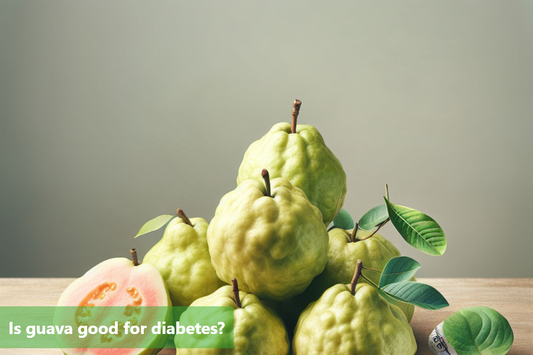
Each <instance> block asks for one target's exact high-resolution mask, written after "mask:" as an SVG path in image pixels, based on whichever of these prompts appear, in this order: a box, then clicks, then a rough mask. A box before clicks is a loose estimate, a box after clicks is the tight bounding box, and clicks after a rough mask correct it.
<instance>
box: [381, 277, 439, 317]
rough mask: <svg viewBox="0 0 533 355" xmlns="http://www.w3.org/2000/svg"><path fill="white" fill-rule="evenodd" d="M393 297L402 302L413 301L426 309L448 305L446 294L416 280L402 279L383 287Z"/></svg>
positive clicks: (412, 302)
mask: <svg viewBox="0 0 533 355" xmlns="http://www.w3.org/2000/svg"><path fill="white" fill-rule="evenodd" d="M381 290H383V292H385V293H386V294H387V295H389V296H390V297H391V298H394V299H395V300H398V301H400V302H405V303H411V304H414V305H415V306H418V307H420V308H424V309H430V310H435V309H441V308H444V307H448V306H449V304H448V301H446V299H445V298H444V296H443V295H442V294H441V293H440V292H439V291H437V290H436V289H435V288H433V287H432V286H430V285H426V284H423V283H420V282H416V281H400V282H395V283H392V284H388V285H386V286H384V287H382V288H381Z"/></svg>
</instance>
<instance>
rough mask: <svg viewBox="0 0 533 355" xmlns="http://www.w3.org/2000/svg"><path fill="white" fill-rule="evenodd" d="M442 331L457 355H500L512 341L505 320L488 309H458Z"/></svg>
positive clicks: (507, 349)
mask: <svg viewBox="0 0 533 355" xmlns="http://www.w3.org/2000/svg"><path fill="white" fill-rule="evenodd" d="M443 331H444V335H445V336H446V339H448V341H449V342H450V344H451V345H452V346H453V348H454V349H455V351H456V352H457V354H459V355H470V354H477V355H479V354H482V355H504V354H507V352H508V351H509V349H510V348H511V345H512V344H513V339H514V336H513V330H512V329H511V326H510V325H509V322H508V321H507V319H505V317H504V316H502V315H501V314H500V313H498V312H497V311H495V310H494V309H492V308H489V307H468V308H463V309H461V310H460V311H458V312H456V313H454V314H452V315H451V316H449V317H448V318H446V320H445V321H444V324H443Z"/></svg>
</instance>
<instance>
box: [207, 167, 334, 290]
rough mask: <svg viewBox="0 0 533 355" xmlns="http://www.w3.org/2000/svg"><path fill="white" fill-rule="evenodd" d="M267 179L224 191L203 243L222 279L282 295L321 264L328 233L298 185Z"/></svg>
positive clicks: (304, 282)
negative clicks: (236, 281) (263, 181)
mask: <svg viewBox="0 0 533 355" xmlns="http://www.w3.org/2000/svg"><path fill="white" fill-rule="evenodd" d="M265 176H266V175H265ZM265 181H269V183H268V189H267V183H266V182H265V183H261V182H259V181H257V180H246V181H243V182H242V183H241V184H240V185H239V186H237V188H236V189H235V190H233V191H231V192H229V193H227V194H226V195H225V196H224V197H222V199H221V201H220V204H219V205H218V207H217V209H216V211H215V217H214V218H213V220H212V221H211V223H210V225H209V228H208V229H207V243H208V245H209V253H210V255H211V261H212V262H213V266H214V267H215V270H216V272H217V275H218V277H219V278H220V279H221V280H223V281H226V282H228V283H229V282H230V281H231V279H233V278H237V279H238V280H239V283H240V285H241V288H242V290H243V291H246V292H249V293H253V294H255V295H257V296H258V297H259V298H261V299H269V300H283V299H286V298H289V297H292V296H294V295H297V294H299V293H301V292H302V291H303V290H304V289H305V288H306V287H307V286H308V285H309V283H311V281H312V280H313V278H314V277H315V276H317V275H318V274H320V273H321V272H322V270H324V266H325V265H326V262H327V244H328V233H327V230H326V227H325V226H324V224H323V223H322V215H321V214H320V211H319V210H318V208H316V207H315V206H313V205H312V204H311V203H310V202H309V200H308V199H307V197H306V196H305V193H304V192H303V191H302V190H300V189H299V188H297V187H295V186H293V185H292V184H291V183H290V182H289V181H287V180H286V179H283V178H277V179H272V181H270V180H268V179H266V180H265ZM267 190H270V193H267Z"/></svg>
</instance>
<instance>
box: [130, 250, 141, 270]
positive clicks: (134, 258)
mask: <svg viewBox="0 0 533 355" xmlns="http://www.w3.org/2000/svg"><path fill="white" fill-rule="evenodd" d="M130 254H131V260H132V261H133V266H139V259H137V250H135V248H132V249H130Z"/></svg>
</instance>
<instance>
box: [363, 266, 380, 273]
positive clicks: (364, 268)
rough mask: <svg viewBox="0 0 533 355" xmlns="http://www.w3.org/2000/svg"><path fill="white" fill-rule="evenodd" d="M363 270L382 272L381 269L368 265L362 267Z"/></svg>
mask: <svg viewBox="0 0 533 355" xmlns="http://www.w3.org/2000/svg"><path fill="white" fill-rule="evenodd" d="M363 270H370V271H376V272H379V273H380V274H381V273H382V271H381V270H378V269H372V268H369V267H363Z"/></svg>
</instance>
